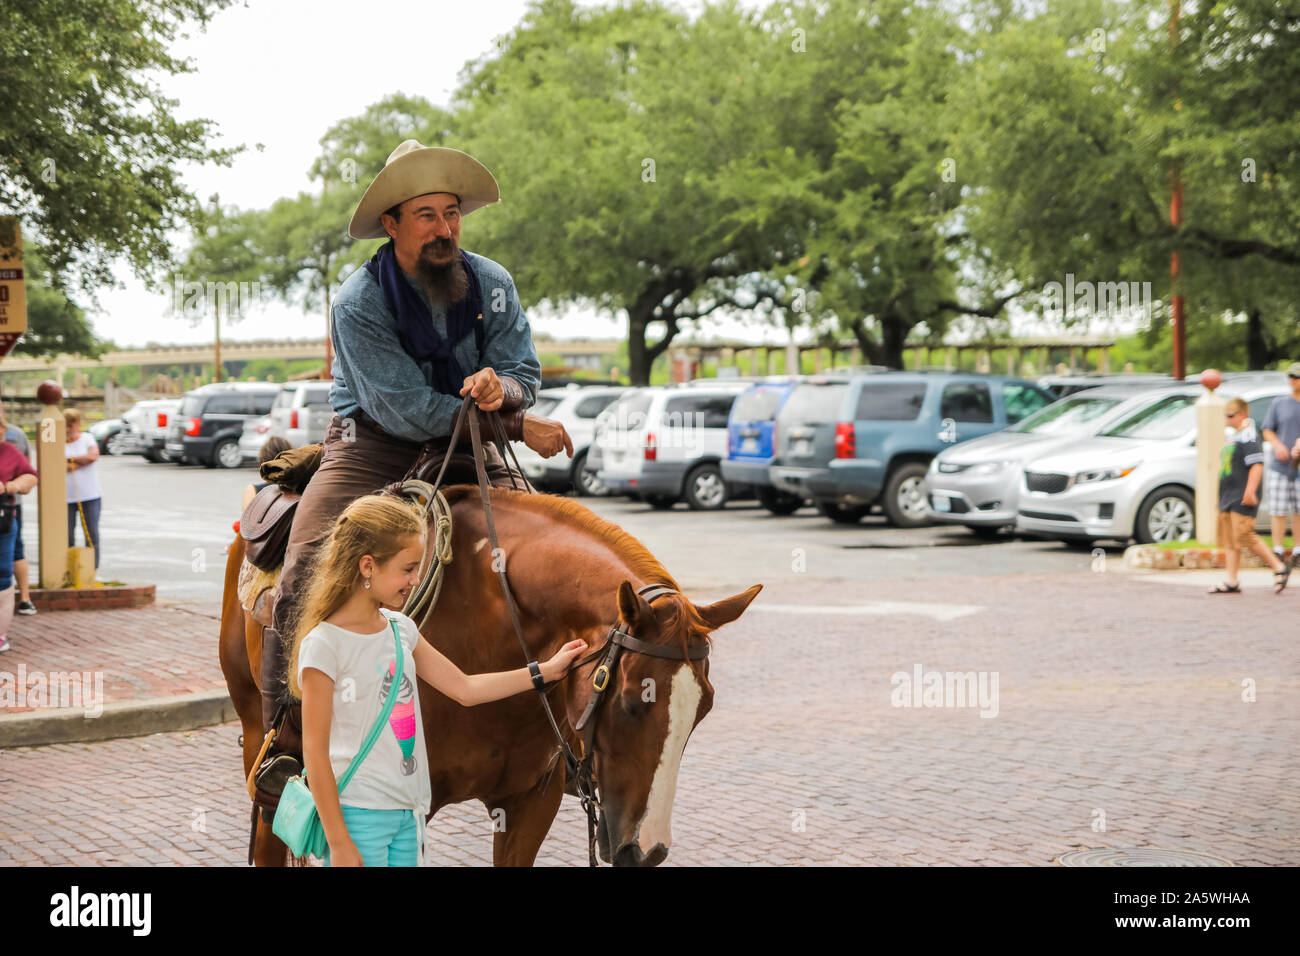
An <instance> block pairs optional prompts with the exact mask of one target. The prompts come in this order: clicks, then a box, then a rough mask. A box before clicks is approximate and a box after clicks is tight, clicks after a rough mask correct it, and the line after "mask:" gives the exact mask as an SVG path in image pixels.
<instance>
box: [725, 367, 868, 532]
mask: <svg viewBox="0 0 1300 956" xmlns="http://www.w3.org/2000/svg"><path fill="white" fill-rule="evenodd" d="M825 380H826V381H831V380H835V381H843V382H847V381H848V378H847V377H838V378H836V377H834V376H830V377H826V378H825ZM801 381H803V379H802V378H801V377H798V376H790V377H788V378H780V379H776V380H774V381H770V382H755V383H754V384H753V385H751V386H750V387H749V388H747V389H745V391H743V392H741V393H740V395H738V396H737V397H736V403H735V404H734V405H732V406H731V417H730V418H729V419H728V421H727V457H726V458H724V459H723V460H722V477H723V478H724V479H725V480H726V481H729V482H733V483H747V484H750V485H752V486H753V487H754V490H755V493H756V494H757V495H758V501H759V504H761V505H762V506H763V507H764V508H766V509H767V510H768V511H770V512H772V514H775V515H788V514H794V513H795V512H796V511H798V510H799V509H800V508H802V507H803V506H804V505H805V504H806V503H807V499H806V498H804V497H803V496H801V495H796V494H791V493H790V492H788V491H782V490H780V489H779V488H777V487H776V486H775V485H773V484H772V480H771V477H770V475H769V474H768V469H769V468H770V467H771V464H772V456H773V450H774V448H775V441H776V416H777V413H778V412H779V411H780V410H781V406H782V405H784V404H785V401H786V399H788V398H789V397H790V396H791V395H792V394H793V393H794V390H795V386H797V385H798V384H799V383H800V382H801Z"/></svg>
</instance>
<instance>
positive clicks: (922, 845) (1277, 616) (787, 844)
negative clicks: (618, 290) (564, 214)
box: [0, 549, 1300, 865]
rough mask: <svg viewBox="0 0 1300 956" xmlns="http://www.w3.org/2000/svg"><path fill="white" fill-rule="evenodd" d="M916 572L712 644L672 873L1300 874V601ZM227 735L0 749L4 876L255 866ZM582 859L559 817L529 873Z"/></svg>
mask: <svg viewBox="0 0 1300 956" xmlns="http://www.w3.org/2000/svg"><path fill="white" fill-rule="evenodd" d="M972 550H975V549H972ZM978 550H981V551H982V550H984V549H978ZM1084 557H1085V558H1086V555H1085V556H1084ZM877 560H890V558H889V556H887V555H885V556H879V557H878V558H877ZM669 566H670V567H673V565H672V564H671V563H669ZM924 567H925V564H924V562H921V563H920V567H918V566H917V562H911V568H912V576H908V577H902V576H898V577H894V576H876V577H864V578H862V579H860V580H858V581H856V582H854V584H853V585H852V587H845V585H844V584H843V583H842V582H835V581H826V580H817V579H814V578H813V577H812V575H798V574H787V575H785V576H784V577H781V578H779V579H775V580H771V581H769V584H768V587H767V588H766V589H765V590H764V592H763V594H762V595H761V596H760V597H759V600H758V602H756V604H755V606H754V607H752V608H751V609H750V611H749V612H748V613H747V614H746V616H745V617H744V618H742V619H741V620H740V621H739V622H737V623H736V624H734V625H732V626H730V627H729V628H727V629H725V630H723V631H722V632H720V633H719V635H718V637H717V643H716V649H715V651H714V654H715V657H714V658H713V663H712V667H711V672H710V673H711V679H712V681H713V683H714V686H715V688H716V690H717V699H716V702H715V706H714V709H713V712H712V713H711V714H710V715H709V717H708V718H707V719H706V720H705V721H704V722H703V723H702V724H701V725H700V727H699V728H698V730H697V731H696V732H695V734H694V735H693V736H692V738H691V742H690V745H689V746H688V748H687V751H686V756H685V759H684V762H683V765H682V771H681V778H680V782H679V788H678V797H677V802H676V809H675V812H674V817H673V824H674V826H673V836H674V846H673V850H672V853H671V854H670V856H669V859H668V861H667V864H666V865H700V864H723V865H726V864H757V863H761V864H775V865H786V864H861V863H878V864H900V863H901V864H939V863H953V864H970V863H980V864H1004V863H1022V864H1048V863H1050V862H1051V861H1052V860H1054V859H1055V858H1056V857H1057V856H1059V855H1060V854H1061V853H1063V852H1065V851H1067V850H1070V849H1073V848H1078V847H1105V846H1111V847H1128V846H1160V847H1166V848H1185V849H1196V850H1201V851H1206V852H1210V853H1215V854H1218V855H1221V856H1224V857H1227V858H1229V859H1231V860H1233V861H1235V862H1237V863H1242V864H1290V865H1296V864H1300V796H1297V793H1296V790H1295V788H1294V786H1293V785H1292V781H1294V779H1295V778H1296V776H1297V774H1298V773H1300V759H1298V758H1297V750H1296V744H1295V742H1296V740H1297V739H1300V693H1297V692H1298V691H1300V667H1297V653H1296V640H1297V639H1296V637H1295V627H1294V616H1295V608H1296V607H1297V602H1298V601H1300V594H1293V593H1288V594H1286V595H1284V596H1283V597H1281V598H1275V597H1273V595H1271V594H1269V593H1268V592H1267V591H1266V590H1263V589H1262V588H1259V587H1257V588H1255V589H1253V590H1249V591H1248V592H1247V593H1246V594H1244V595H1242V596H1240V597H1232V598H1208V597H1206V596H1204V595H1202V594H1200V593H1197V592H1196V591H1193V590H1192V589H1190V588H1186V587H1179V586H1171V585H1170V584H1168V583H1150V582H1147V581H1143V580H1140V579H1138V578H1135V577H1132V576H1128V575H1123V574H1114V573H1105V574H1094V573H1088V572H1086V571H1084V572H1076V573H1061V572H1058V573H1051V574H1039V575H1025V574H985V575H984V576H981V577H971V576H965V577H943V578H936V579H932V580H925V579H924V578H922V577H920V576H918V575H917V574H916V572H917V571H923V569H924ZM840 570H841V571H842V568H841V569H840ZM805 578H806V580H805ZM1247 580H1248V581H1250V582H1254V581H1255V579H1247ZM747 583H748V582H747ZM733 590H735V588H730V589H726V590H717V591H710V592H709V593H704V592H697V593H695V594H693V597H694V598H695V599H696V600H697V601H701V602H704V601H707V600H711V599H715V598H717V597H719V596H722V595H723V594H726V593H731V591H733ZM790 605H803V606H804V610H803V611H802V613H792V612H791V611H790V610H788V609H781V606H786V607H788V606H790ZM826 605H850V606H855V607H857V608H858V610H857V611H856V612H853V613H830V612H828V611H827V610H826V608H825V606H826ZM765 606H771V609H769V610H764V609H763V608H764V607H765ZM866 612H873V613H866ZM119 613H120V612H119ZM917 665H921V666H923V667H924V668H925V669H926V670H939V671H988V672H996V674H997V675H998V680H999V685H998V686H999V698H998V714H997V716H996V717H993V718H981V717H980V716H979V715H978V712H977V711H976V710H974V709H969V708H966V709H957V708H927V707H921V708H915V707H913V708H902V707H894V706H891V702H890V698H891V691H892V690H893V687H892V685H891V680H890V677H891V675H892V674H894V673H895V672H897V671H904V672H909V673H910V672H911V671H912V669H913V668H914V667H915V666H917ZM1244 680H1249V681H1253V682H1254V688H1255V694H1256V700H1255V702H1253V703H1246V702H1243V700H1242V694H1243V689H1242V682H1243V681H1244ZM238 733H239V731H238V727H237V725H235V724H229V725H225V726H222V727H215V728H208V729H205V730H201V731H195V732H190V733H178V734H164V735H157V736H154V737H147V738H137V739H131V740H118V741H109V742H105V743H98V744H85V745H60V746H52V747H44V748H33V749H20V750H15V751H11V752H8V753H0V864H5V865H14V864H18V865H24V864H40V863H55V864H59V863H112V864H140V863H144V864H148V863H164V864H165V863H205V864H222V865H230V864H236V865H237V864H241V863H242V861H243V859H244V853H245V846H246V842H245V841H246V838H247V821H248V809H247V798H246V796H245V795H244V792H243V789H242V786H241V781H240V779H239V772H240V771H239V768H240V762H239V752H238V749H237V747H236V739H237V736H238ZM161 779H167V780H174V781H177V782H178V784H179V785H177V786H175V787H174V788H173V791H172V792H170V793H165V794H160V793H159V792H158V790H157V785H158V781H159V780H161ZM1103 814H1104V827H1105V829H1104V830H1102V829H1096V830H1094V829H1093V827H1094V825H1097V824H1100V823H1101V822H1102V815H1103ZM800 815H802V818H803V821H804V828H803V830H802V831H796V828H795V825H794V824H795V823H796V821H797V818H798V817H799V816H800ZM430 829H431V836H432V839H433V842H432V847H433V859H434V860H435V861H436V862H439V863H448V864H482V863H486V862H488V861H489V860H490V852H491V838H490V827H489V822H488V820H487V817H486V814H485V812H484V811H483V809H482V808H481V807H480V806H478V805H464V806H460V807H454V808H449V809H448V810H446V811H443V813H442V814H441V815H440V816H439V817H438V818H436V819H435V821H434V822H433V823H432V824H431V827H430ZM585 859H586V849H585V827H584V825H583V819H582V815H581V812H580V810H579V809H578V807H577V804H576V802H575V801H573V800H572V799H571V798H566V804H565V806H564V807H563V808H562V809H561V815H560V818H559V820H558V822H557V824H556V826H555V827H554V829H553V830H552V834H551V836H550V837H549V839H548V841H547V843H546V844H545V845H544V846H543V848H542V851H541V854H540V859H539V862H540V863H541V864H543V865H582V864H584V863H585Z"/></svg>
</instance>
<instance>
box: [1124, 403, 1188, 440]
mask: <svg viewBox="0 0 1300 956" xmlns="http://www.w3.org/2000/svg"><path fill="white" fill-rule="evenodd" d="M1195 427H1196V396H1195V395H1170V396H1169V397H1168V398H1162V399H1160V401H1158V402H1155V403H1153V404H1151V405H1148V406H1147V407H1146V408H1143V409H1142V410H1141V411H1138V412H1137V413H1135V414H1133V415H1130V416H1129V417H1128V418H1126V419H1124V420H1123V421H1122V422H1120V423H1119V424H1118V425H1116V426H1114V427H1113V428H1111V429H1109V430H1107V431H1105V432H1103V434H1104V435H1106V436H1107V437H1109V438H1141V439H1145V440H1147V441H1167V440H1169V439H1171V438H1179V437H1181V436H1183V435H1185V434H1186V433H1187V432H1189V431H1190V430H1191V429H1193V428H1195Z"/></svg>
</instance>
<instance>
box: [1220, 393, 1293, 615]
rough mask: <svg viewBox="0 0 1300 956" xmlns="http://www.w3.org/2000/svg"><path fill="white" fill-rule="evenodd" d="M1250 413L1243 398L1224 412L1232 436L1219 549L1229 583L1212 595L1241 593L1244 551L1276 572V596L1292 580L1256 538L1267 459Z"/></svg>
mask: <svg viewBox="0 0 1300 956" xmlns="http://www.w3.org/2000/svg"><path fill="white" fill-rule="evenodd" d="M1249 409H1250V406H1249V405H1247V404H1246V401H1245V399H1241V398H1231V399H1229V400H1228V403H1227V404H1226V405H1225V406H1224V408H1223V413H1224V417H1225V418H1226V419H1227V424H1228V429H1229V434H1228V436H1227V439H1228V440H1227V442H1226V443H1225V444H1224V446H1223V453H1222V457H1221V459H1220V466H1219V547H1221V548H1223V549H1224V550H1225V551H1226V557H1225V563H1226V565H1227V579H1226V580H1225V581H1224V582H1223V583H1222V584H1219V585H1216V586H1215V587H1212V588H1210V593H1211V594H1240V593H1241V585H1240V584H1239V583H1238V581H1237V570H1238V568H1239V567H1240V566H1241V549H1242V548H1249V549H1250V550H1251V551H1252V552H1253V553H1255V554H1257V555H1259V556H1260V558H1262V559H1263V561H1264V563H1265V564H1267V565H1268V566H1269V567H1270V568H1272V569H1273V591H1274V593H1276V594H1281V593H1282V591H1283V590H1284V589H1285V588H1286V582H1287V578H1289V577H1290V576H1291V566H1290V565H1289V564H1287V563H1286V562H1285V561H1283V560H1282V559H1281V558H1280V557H1278V555H1276V554H1272V553H1270V552H1269V550H1268V548H1267V547H1266V546H1265V545H1264V542H1263V541H1261V540H1259V535H1257V534H1255V516H1256V515H1257V514H1258V513H1259V482H1260V478H1261V477H1262V475H1263V471H1264V457H1265V456H1264V448H1263V446H1262V445H1261V444H1260V441H1259V434H1258V433H1257V432H1256V430H1255V423H1254V422H1253V421H1251V420H1250V419H1249V418H1247V417H1246V413H1247V412H1248V411H1249Z"/></svg>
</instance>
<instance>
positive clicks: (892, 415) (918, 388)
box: [854, 382, 925, 422]
mask: <svg viewBox="0 0 1300 956" xmlns="http://www.w3.org/2000/svg"><path fill="white" fill-rule="evenodd" d="M924 402H925V383H924V382H894V383H889V384H886V383H883V382H882V383H879V384H877V383H869V384H865V385H863V386H862V391H860V392H858V410H857V413H856V415H855V416H854V417H855V418H857V419H858V420H860V421H869V422H907V421H914V420H915V419H916V417H917V416H918V415H920V414H921V405H922V404H923V403H924Z"/></svg>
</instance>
